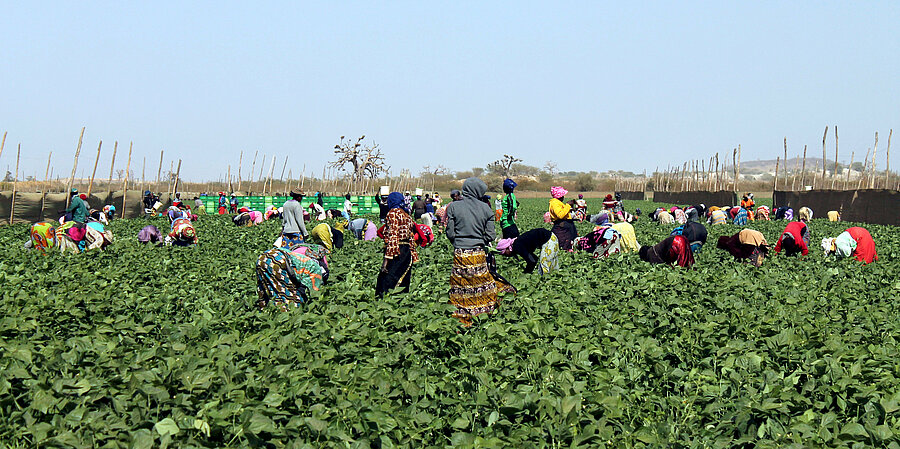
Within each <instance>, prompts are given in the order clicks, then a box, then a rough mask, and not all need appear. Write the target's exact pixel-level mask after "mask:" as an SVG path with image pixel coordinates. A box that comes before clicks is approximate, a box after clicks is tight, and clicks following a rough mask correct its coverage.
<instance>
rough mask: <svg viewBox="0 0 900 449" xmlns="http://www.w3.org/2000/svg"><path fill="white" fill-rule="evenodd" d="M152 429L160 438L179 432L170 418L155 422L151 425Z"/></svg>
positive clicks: (176, 425)
mask: <svg viewBox="0 0 900 449" xmlns="http://www.w3.org/2000/svg"><path fill="white" fill-rule="evenodd" d="M153 429H154V430H156V433H158V434H159V435H160V436H166V435H178V432H180V430H179V429H178V424H176V423H175V420H174V419H172V418H165V419H163V420H162V421H159V422H157V423H156V424H154V425H153Z"/></svg>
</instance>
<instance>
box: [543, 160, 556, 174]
mask: <svg viewBox="0 0 900 449" xmlns="http://www.w3.org/2000/svg"><path fill="white" fill-rule="evenodd" d="M544 171H545V172H547V173H550V176H556V174H557V173H559V165H557V164H556V162H553V161H547V162H546V163H545V164H544Z"/></svg>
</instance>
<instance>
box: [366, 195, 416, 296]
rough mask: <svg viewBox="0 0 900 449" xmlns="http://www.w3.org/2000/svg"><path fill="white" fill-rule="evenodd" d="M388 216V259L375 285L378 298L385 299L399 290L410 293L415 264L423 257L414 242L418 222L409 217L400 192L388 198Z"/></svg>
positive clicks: (386, 237)
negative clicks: (395, 289)
mask: <svg viewBox="0 0 900 449" xmlns="http://www.w3.org/2000/svg"><path fill="white" fill-rule="evenodd" d="M386 205H387V207H388V213H387V215H385V218H384V228H385V229H384V233H385V235H384V258H383V259H382V262H381V269H380V270H379V272H378V281H377V282H376V283H375V295H376V296H378V297H381V296H384V294H385V293H388V292H390V291H391V290H393V289H394V288H396V287H400V288H401V289H402V290H401V291H402V292H403V293H408V292H409V283H410V279H411V278H412V268H413V263H415V262H418V261H419V254H418V253H417V252H416V246H415V243H414V242H413V236H414V235H415V229H414V228H415V226H416V222H415V221H413V219H412V217H410V216H409V210H408V209H406V202H405V201H404V199H403V194H402V193H400V192H391V194H390V195H388V196H387V199H386Z"/></svg>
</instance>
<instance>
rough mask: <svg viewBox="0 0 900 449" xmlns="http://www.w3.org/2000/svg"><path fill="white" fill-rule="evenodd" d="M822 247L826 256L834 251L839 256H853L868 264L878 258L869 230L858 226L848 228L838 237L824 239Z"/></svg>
mask: <svg viewBox="0 0 900 449" xmlns="http://www.w3.org/2000/svg"><path fill="white" fill-rule="evenodd" d="M822 249H823V250H825V255H826V256H827V255H829V254H832V253H834V254H835V255H837V256H838V257H853V258H854V259H856V260H858V261H860V262H863V263H867V264H869V263H872V262H874V261H876V260H878V253H877V252H875V240H872V235H871V234H869V231H867V230H866V229H865V228H861V227H858V226H856V227H852V228H849V229H847V230H846V231H844V232H842V233H841V234H840V235H838V236H837V238H831V239H823V240H822Z"/></svg>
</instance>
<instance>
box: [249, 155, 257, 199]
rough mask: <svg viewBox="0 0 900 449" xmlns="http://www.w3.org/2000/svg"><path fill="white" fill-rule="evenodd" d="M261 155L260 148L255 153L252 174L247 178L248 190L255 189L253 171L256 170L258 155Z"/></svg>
mask: <svg viewBox="0 0 900 449" xmlns="http://www.w3.org/2000/svg"><path fill="white" fill-rule="evenodd" d="M257 155H259V150H256V151H255V152H254V153H253V163H252V164H251V165H250V176H249V177H248V178H247V190H248V191H250V192H252V191H253V173H254V172H255V171H256V156H257Z"/></svg>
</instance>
